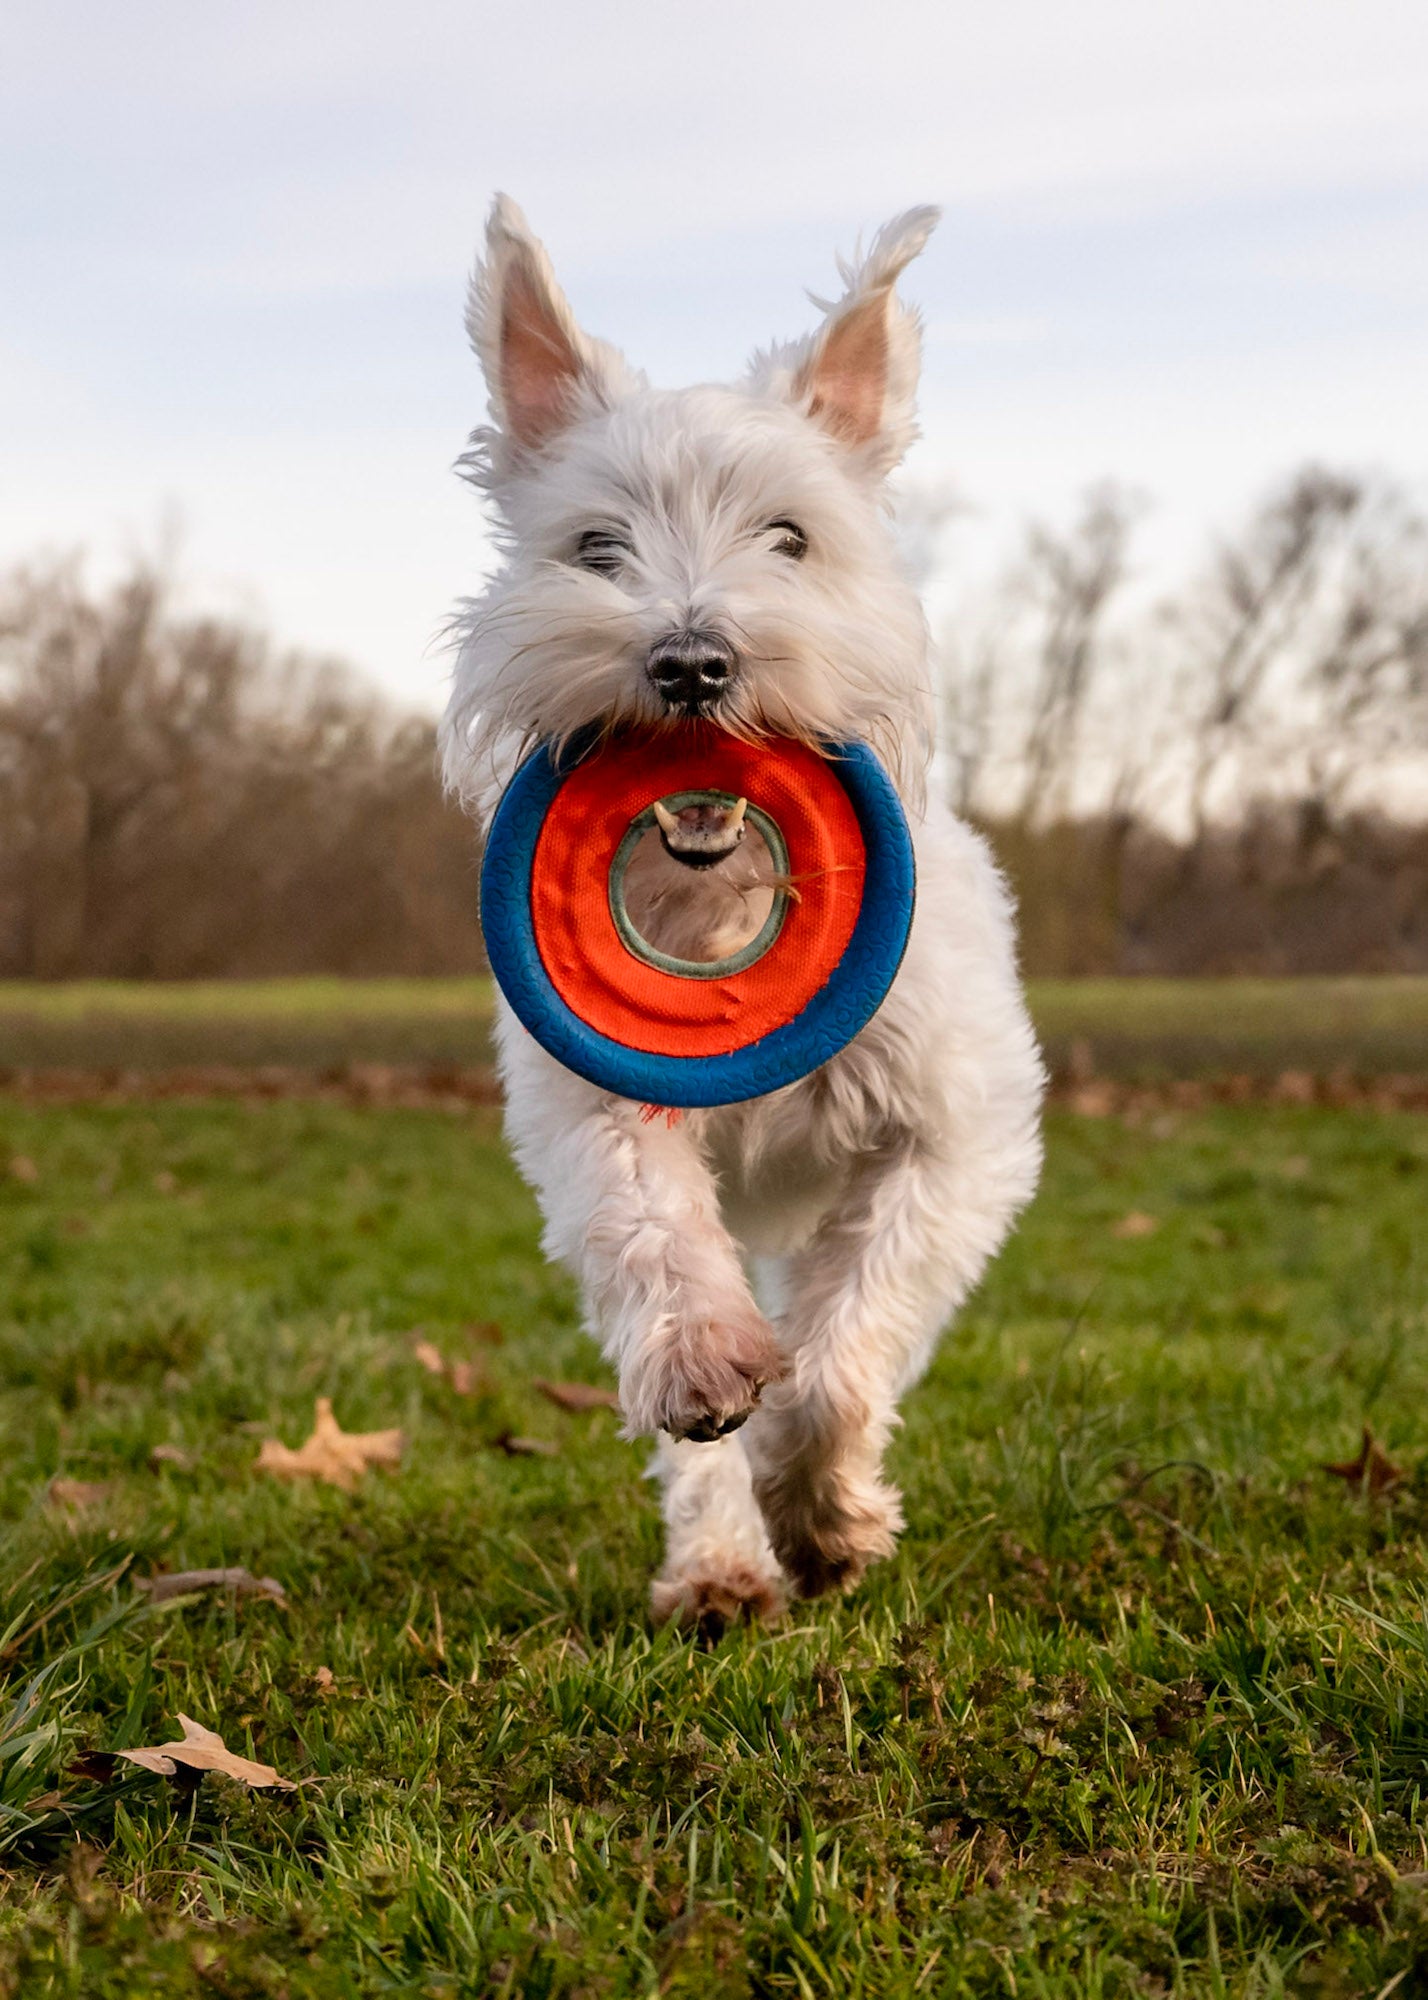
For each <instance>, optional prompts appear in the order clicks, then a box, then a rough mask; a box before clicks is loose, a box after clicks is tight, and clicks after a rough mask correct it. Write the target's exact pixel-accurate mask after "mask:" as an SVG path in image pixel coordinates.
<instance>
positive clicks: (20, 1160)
mask: <svg viewBox="0 0 1428 2000" xmlns="http://www.w3.org/2000/svg"><path fill="white" fill-rule="evenodd" d="M10 1178H11V1180H12V1181H37V1180H38V1179H39V1178H40V1170H39V1168H38V1167H37V1166H36V1165H35V1163H34V1161H33V1160H32V1159H29V1158H28V1157H27V1156H26V1155H25V1154H24V1153H16V1155H15V1157H14V1159H13V1160H11V1162H10Z"/></svg>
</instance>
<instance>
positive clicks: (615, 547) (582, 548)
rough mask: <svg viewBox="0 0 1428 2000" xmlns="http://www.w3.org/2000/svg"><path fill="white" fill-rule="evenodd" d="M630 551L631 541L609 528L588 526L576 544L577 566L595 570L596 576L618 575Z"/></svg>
mask: <svg viewBox="0 0 1428 2000" xmlns="http://www.w3.org/2000/svg"><path fill="white" fill-rule="evenodd" d="M630 553H631V549H630V545H629V543H628V542H624V541H621V539H620V537H619V536H618V535H616V534H612V533H611V531H610V530H609V529H608V528H587V529H586V530H585V533H584V534H583V535H582V536H581V537H580V540H579V541H578V542H577V543H576V544H575V562H576V566H577V568H579V569H588V570H593V571H594V573H595V575H596V576H618V575H619V573H620V571H621V569H622V568H623V567H624V563H625V558H626V556H628V555H629V554H630Z"/></svg>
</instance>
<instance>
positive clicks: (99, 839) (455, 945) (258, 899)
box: [0, 564, 482, 979]
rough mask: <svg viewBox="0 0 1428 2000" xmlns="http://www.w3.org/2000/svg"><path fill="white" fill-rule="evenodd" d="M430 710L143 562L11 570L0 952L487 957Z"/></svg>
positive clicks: (56, 966) (5, 633) (0, 755)
mask: <svg viewBox="0 0 1428 2000" xmlns="http://www.w3.org/2000/svg"><path fill="white" fill-rule="evenodd" d="M433 773H434V743H433V729H432V725H431V724H430V723H429V722H428V721H424V720H415V719H410V718H400V717H394V716H392V715H391V714H389V713H388V712H387V711H386V710H385V709H384V708H383V706H382V704H381V703H379V702H377V701H375V700H373V699H371V698H369V697H367V696H366V695H364V694H363V693H362V691H361V690H360V689H359V688H358V687H357V686H356V685H355V684H354V682H353V681H352V679H351V677H350V676H349V675H347V674H346V673H344V672H343V671H342V670H340V669H338V668H334V667H331V666H323V665H321V664H315V663H313V662H310V661H305V660H303V659H301V658H297V657H293V656H290V655H289V656H285V655H281V654H278V653H275V652H274V650H273V649H272V648H271V646H270V645H269V644H268V642H267V641H266V640H265V639H264V638H263V636H262V635H261V634H259V633H256V632H254V631H251V630H248V629H245V628H244V627H243V626H242V625H239V624H235V623H230V622H224V621H220V620H214V619H211V618H185V617H182V616H179V615H177V614H176V613H175V612H174V611H173V610H172V609H171V608H170V605H169V601H168V596H167V593H166V591H165V588H164V584H163V582H162V580H161V578H160V577H159V576H158V575H157V574H156V573H155V572H154V571H152V570H150V569H145V568H140V569H139V570H138V571H137V572H136V573H135V574H134V575H132V576H131V577H130V578H129V580H128V581H127V582H125V583H123V584H122V585H120V586H119V587H118V588H117V589H115V590H114V591H112V592H111V593H109V594H101V595H95V594H93V593H91V592H89V591H87V590H86V589H85V588H84V586H83V583H82V579H81V573H80V571H79V568H78V566H77V565H75V564H70V565H68V566H63V567H54V566H51V567H48V568H45V569H42V570H35V571H29V572H22V573H19V574H15V575H12V576H11V577H10V578H9V579H8V580H7V581H5V582H4V583H3V585H0V973H3V974H5V975H7V976H10V977H17V976H21V977H34V978H40V979H57V978H75V977H123V978H155V979H182V978H195V977H216V976H225V975H238V974H250V975H263V974H275V973H301V972H334V973H380V972H389V973H430V972H446V971H462V970H467V969H472V968H475V967H478V966H479V965H480V964H481V962H482V961H481V949H480V942H479V936H478V932H477V925H476V879H475V857H474V854H473V851H472V844H471V840H470V837H469V833H468V830H467V828H466V827H465V825H464V823H463V822H462V821H461V820H460V818H459V817H458V815H457V814H456V813H455V812H454V811H452V810H451V809H450V808H448V807H447V805H446V804H445V803H444V801H443V799H442V797H441V794H440V791H439V789H438V786H437V784H436V781H435V778H434V775H433Z"/></svg>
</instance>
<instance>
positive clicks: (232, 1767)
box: [114, 1715, 297, 1792]
mask: <svg viewBox="0 0 1428 2000" xmlns="http://www.w3.org/2000/svg"><path fill="white" fill-rule="evenodd" d="M179 1725H180V1727H181V1728H182V1730H183V1740H182V1742H179V1743H160V1744H158V1745H157V1746H156V1747H155V1748H154V1749H145V1750H116V1751H115V1753H114V1754H115V1756H116V1757H123V1758H125V1759H126V1760H127V1761H128V1762H129V1763H130V1764H138V1765H141V1766H142V1767H143V1769H144V1770H146V1771H156V1772H157V1773H158V1775H159V1776H160V1777H161V1778H172V1777H173V1776H175V1774H176V1773H177V1771H178V1768H179V1766H180V1765H181V1764H182V1765H185V1766H187V1768H188V1769H189V1770H191V1771H221V1772H222V1774H223V1776H224V1777H225V1778H236V1779H237V1780H238V1782H239V1784H240V1785H249V1786H251V1787H252V1788H253V1790H254V1791H279V1792H295V1791H296V1790H297V1786H296V1785H295V1784H294V1783H293V1781H292V1779H291V1778H280V1777H279V1776H278V1774H277V1772H276V1771H275V1770H274V1769H273V1767H272V1765H271V1764H255V1763H254V1761H253V1759H252V1758H251V1757H239V1756H237V1755H235V1753H234V1752H233V1751H232V1750H230V1749H229V1748H228V1746H227V1744H226V1743H225V1742H224V1741H223V1738H222V1737H221V1736H219V1735H217V1734H216V1733H215V1732H214V1731H213V1730H212V1729H205V1728H204V1726H203V1724H202V1723H201V1722H195V1721H194V1720H193V1717H192V1716H189V1715H180V1717H179Z"/></svg>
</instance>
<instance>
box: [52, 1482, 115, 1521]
mask: <svg viewBox="0 0 1428 2000" xmlns="http://www.w3.org/2000/svg"><path fill="white" fill-rule="evenodd" d="M108 1498H109V1488H108V1487H107V1486H106V1485H105V1484H104V1482H103V1481H102V1480H93V1479H52V1480H51V1481H50V1504H51V1506H54V1507H67V1508H69V1510H70V1511H71V1513H81V1512H83V1510H84V1509H85V1508H86V1507H97V1506H99V1504H100V1502H101V1501H104V1500H107V1499H108Z"/></svg>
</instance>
